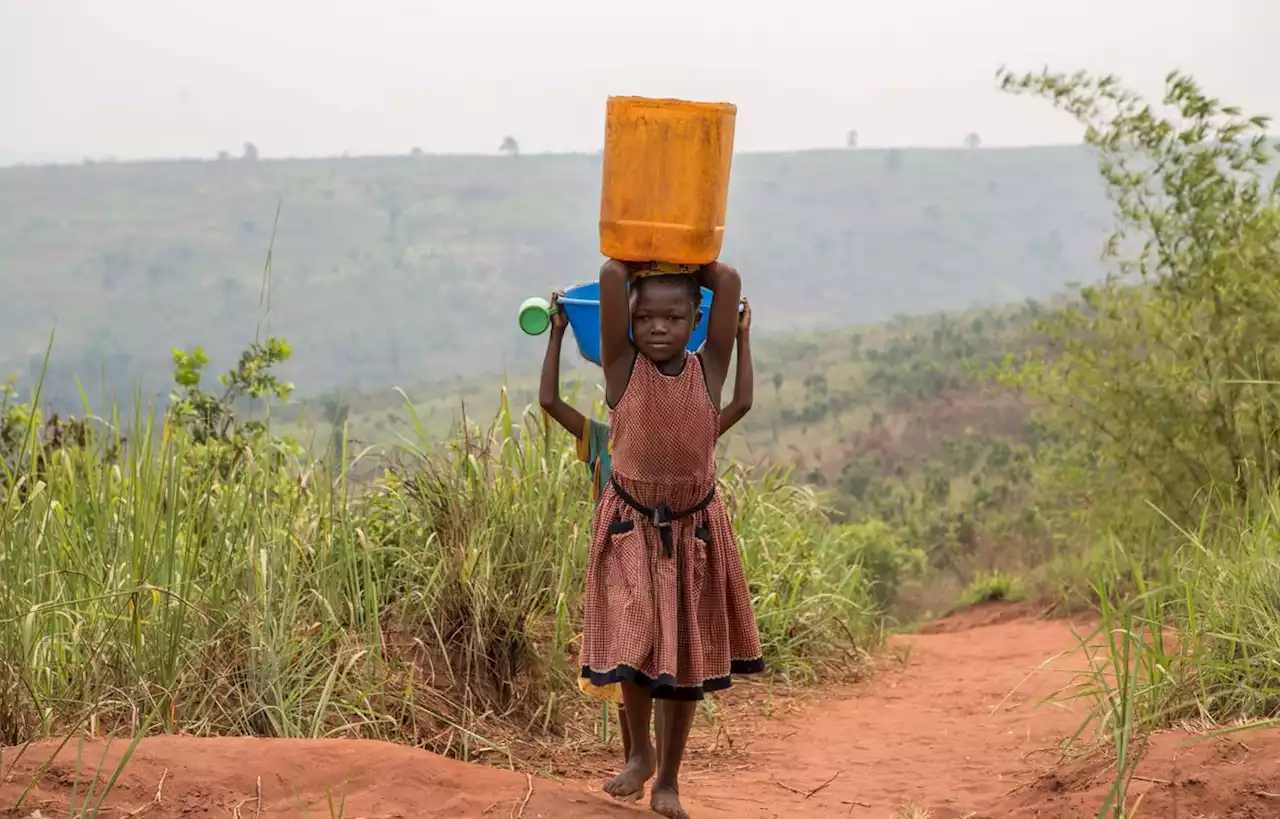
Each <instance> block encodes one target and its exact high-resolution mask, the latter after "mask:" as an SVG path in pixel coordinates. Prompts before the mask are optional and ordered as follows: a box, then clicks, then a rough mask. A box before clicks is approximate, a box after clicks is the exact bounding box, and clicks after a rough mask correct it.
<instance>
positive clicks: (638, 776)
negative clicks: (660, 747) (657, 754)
mask: <svg viewBox="0 0 1280 819" xmlns="http://www.w3.org/2000/svg"><path fill="white" fill-rule="evenodd" d="M655 769H656V765H655V763H654V753H653V747H652V746H650V747H649V748H647V749H645V748H634V749H633V753H632V754H631V758H630V759H628V760H627V764H626V766H625V767H624V768H623V769H622V773H620V774H618V775H617V776H615V777H614V778H613V779H610V780H609V781H608V782H606V783H605V785H604V791H605V793H607V794H609V795H610V796H612V797H613V798H614V799H621V800H625V801H628V802H630V801H632V800H634V799H638V798H639V797H640V795H641V794H643V793H644V783H646V782H648V781H649V779H650V778H652V777H653V772H654V770H655Z"/></svg>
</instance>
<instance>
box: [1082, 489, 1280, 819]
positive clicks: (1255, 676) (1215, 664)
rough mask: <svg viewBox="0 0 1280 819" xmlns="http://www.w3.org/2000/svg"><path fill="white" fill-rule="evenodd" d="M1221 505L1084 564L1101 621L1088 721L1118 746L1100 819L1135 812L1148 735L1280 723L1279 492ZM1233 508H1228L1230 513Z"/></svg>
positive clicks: (1093, 640) (1087, 687)
mask: <svg viewBox="0 0 1280 819" xmlns="http://www.w3.org/2000/svg"><path fill="white" fill-rule="evenodd" d="M1254 497H1255V500H1254V501H1253V502H1252V503H1251V504H1250V506H1249V507H1248V508H1246V509H1243V510H1239V509H1229V507H1228V506H1226V505H1225V504H1224V505H1223V507H1222V510H1223V511H1224V514H1222V515H1220V516H1218V517H1217V518H1216V519H1213V520H1211V519H1210V518H1208V517H1206V518H1205V519H1204V521H1203V522H1202V525H1201V526H1200V528H1199V529H1198V530H1197V531H1189V530H1186V529H1178V528H1176V527H1173V526H1172V524H1171V525H1170V527H1169V528H1170V529H1171V530H1172V531H1173V533H1174V535H1175V537H1176V539H1175V540H1173V541H1172V542H1171V541H1169V540H1168V539H1160V540H1157V541H1154V542H1151V543H1145V544H1143V543H1139V544H1138V546H1136V547H1126V546H1124V545H1122V544H1119V543H1111V544H1109V545H1108V546H1107V547H1106V548H1105V549H1102V550H1100V551H1099V552H1097V553H1095V554H1094V557H1093V560H1092V561H1091V562H1090V564H1089V567H1090V570H1091V571H1092V574H1093V578H1094V579H1093V594H1094V596H1095V597H1096V599H1097V600H1098V601H1099V603H1098V608H1099V612H1100V615H1101V617H1100V623H1099V625H1098V628H1097V630H1096V631H1095V632H1094V633H1093V634H1091V635H1089V636H1088V637H1086V638H1085V639H1084V643H1085V644H1086V646H1087V647H1088V651H1089V655H1090V670H1089V672H1088V673H1087V674H1086V675H1085V677H1084V679H1083V681H1082V684H1081V686H1080V688H1079V693H1080V694H1081V695H1082V696H1085V697H1087V698H1090V699H1091V700H1092V702H1093V708H1092V709H1091V710H1090V712H1089V714H1088V718H1087V720H1086V724H1085V725H1082V727H1081V733H1083V732H1084V731H1085V730H1086V729H1087V728H1092V729H1095V730H1097V731H1099V732H1100V733H1101V735H1102V737H1103V738H1104V739H1105V740H1106V741H1107V742H1108V743H1109V744H1110V746H1111V747H1112V748H1113V750H1114V751H1115V754H1116V759H1117V765H1116V776H1115V781H1114V784H1113V787H1112V789H1111V792H1110V794H1109V797H1108V799H1107V801H1106V803H1105V804H1104V805H1103V806H1102V809H1101V810H1100V812H1099V813H1098V816H1099V817H1112V819H1121V817H1126V816H1131V815H1132V814H1131V813H1126V807H1125V805H1126V793H1127V790H1128V784H1129V782H1130V781H1131V779H1132V777H1133V775H1134V771H1135V768H1136V765H1137V763H1138V762H1139V760H1140V758H1141V752H1142V748H1143V746H1144V740H1145V737H1146V736H1147V735H1148V734H1149V733H1150V732H1151V731H1155V730H1159V729H1166V728H1180V729H1184V730H1188V731H1190V732H1193V733H1197V734H1218V733H1228V732H1232V731H1236V730H1240V729H1242V728H1245V727H1258V726H1262V725H1274V724H1277V723H1278V722H1280V488H1276V489H1273V491H1271V492H1270V493H1266V494H1261V493H1260V494H1255V496H1254ZM1228 510H1229V511H1230V514H1226V513H1225V512H1227V511H1228Z"/></svg>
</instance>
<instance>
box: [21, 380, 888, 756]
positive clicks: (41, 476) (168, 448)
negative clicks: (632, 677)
mask: <svg viewBox="0 0 1280 819" xmlns="http://www.w3.org/2000/svg"><path fill="white" fill-rule="evenodd" d="M36 415H37V414H36V413H31V419H32V420H31V423H30V434H29V435H27V436H26V437H25V439H24V442H23V443H22V448H23V450H24V451H25V452H26V456H25V457H22V456H21V455H20V456H19V457H13V458H10V459H9V460H8V461H7V466H6V468H5V472H4V476H3V478H2V479H0V744H4V745H14V744H18V743H22V742H25V741H28V740H31V739H33V738H39V737H44V736H52V735H57V734H59V733H60V732H67V731H70V730H73V729H77V728H78V726H82V725H83V726H87V729H88V730H90V731H92V732H120V731H123V732H134V733H136V732H139V731H141V730H143V729H144V727H147V728H148V730H162V731H184V732H188V733H193V734H204V735H212V734H248V735H259V736H279V737H354V736H359V737H373V738H380V739H386V740H394V741H399V742H406V743H411V744H415V745H421V746H425V747H428V748H431V749H433V750H436V751H439V752H443V753H448V754H451V755H454V756H457V757H459V758H463V759H475V758H478V757H491V756H492V753H493V751H494V750H497V751H499V756H498V758H500V759H504V760H506V761H509V762H514V759H513V758H512V757H511V756H510V749H511V747H512V746H511V744H510V743H508V742H505V741H504V739H505V738H507V737H508V735H509V734H514V733H515V732H520V733H528V732H533V733H536V734H542V735H552V736H555V735H564V734H566V733H567V732H572V731H574V730H575V727H577V728H583V727H584V726H581V725H579V724H578V717H580V716H581V714H582V713H587V714H590V713H591V711H590V709H588V710H587V711H585V712H584V711H583V710H582V700H583V698H582V697H581V695H580V694H578V693H577V690H576V685H575V680H574V678H575V670H576V667H577V658H576V643H577V639H578V635H579V631H580V622H579V593H580V589H581V586H582V582H583V578H584V575H585V553H586V545H587V537H588V532H589V522H590V517H591V512H592V509H591V505H590V500H589V492H588V474H587V471H586V470H585V469H584V468H583V467H582V465H581V464H580V463H578V462H577V461H576V460H575V459H574V457H573V452H572V448H571V446H570V442H569V441H568V440H567V438H566V436H564V435H563V434H562V433H560V432H558V431H556V430H554V429H551V428H548V427H547V426H546V424H545V421H544V419H543V418H542V417H541V415H540V414H538V413H526V414H525V415H524V416H516V415H514V414H513V413H512V412H511V411H510V410H509V409H508V408H507V406H506V402H505V400H504V402H503V407H502V409H501V411H500V412H499V413H498V415H497V417H496V418H495V419H493V421H492V423H490V424H488V425H486V426H484V427H479V426H477V425H474V424H464V425H463V426H462V427H461V428H460V429H459V431H458V432H457V434H456V435H454V436H453V437H452V438H451V439H450V440H448V441H446V442H445V443H443V444H441V445H433V444H431V443H429V442H428V441H427V440H426V439H425V436H423V435H420V434H419V435H415V434H413V433H412V432H411V433H410V435H409V438H408V440H406V442H405V444H404V446H402V447H399V448H397V449H396V451H395V452H394V453H381V454H375V453H362V454H361V456H360V457H363V458H364V459H365V460H369V459H371V458H375V457H378V458H381V459H382V462H384V463H387V464H390V466H388V467H387V468H385V469H382V470H380V473H381V474H380V476H379V477H378V478H377V480H376V481H374V482H372V483H368V484H360V485H356V484H355V483H353V482H352V481H351V480H349V479H348V477H347V476H348V474H350V472H351V464H350V463H346V464H345V465H344V466H343V467H341V468H334V467H332V466H331V465H325V464H317V463H310V462H307V461H305V460H303V459H302V456H301V455H299V452H300V450H299V449H298V448H296V447H291V446H290V445H289V444H288V442H287V441H282V440H280V439H276V438H273V437H270V436H266V437H264V438H261V439H255V440H256V441H257V442H256V443H254V444H252V445H251V446H250V447H249V448H248V449H247V451H245V452H243V453H241V454H240V456H238V457H237V459H236V460H235V464H234V467H233V468H231V469H229V470H228V469H225V468H210V467H209V464H210V459H209V455H208V452H207V451H206V446H207V445H206V444H198V443H196V442H194V441H193V439H192V438H191V437H190V435H189V434H188V433H187V432H186V431H185V430H184V429H182V428H181V427H177V426H173V425H170V424H165V425H162V426H161V425H155V424H152V423H150V418H151V413H150V412H139V413H138V414H137V415H136V417H134V418H132V419H129V422H128V423H122V422H121V419H119V418H118V417H117V416H115V415H114V414H113V415H111V416H110V422H109V423H103V424H99V425H90V430H91V431H90V433H89V434H88V435H87V437H86V440H85V441H84V445H83V446H69V445H66V446H60V447H48V446H44V444H47V443H48V442H47V441H44V439H43V437H42V435H41V434H39V433H40V429H41V423H38V422H37V421H36V420H35V419H36ZM124 428H128V429H130V430H132V431H133V437H132V440H128V441H126V440H124V438H123V436H122V435H121V434H120V433H119V430H121V429H124ZM419 432H420V430H419ZM42 447H43V448H42ZM37 452H44V453H45V455H44V456H42V457H41V458H39V459H36V458H35V457H34V456H35V454H36V453H37ZM37 460H38V461H39V468H38V469H33V468H31V467H32V464H33V463H35V462H36V461H37ZM24 464H25V465H26V466H25V467H24ZM725 493H726V495H727V497H728V499H729V503H730V507H731V509H732V512H733V515H734V517H735V519H736V521H737V525H738V527H739V532H740V534H741V537H742V548H743V553H744V556H745V561H746V565H747V571H748V575H749V581H750V583H751V585H752V589H753V591H754V594H755V598H756V606H757V614H758V617H759V622H760V627H761V631H762V634H763V637H764V642H765V646H766V653H767V659H768V660H769V661H770V663H771V664H772V667H773V669H774V673H775V674H781V675H784V676H793V677H803V676H811V675H813V674H815V673H818V671H819V670H821V669H822V668H823V667H824V665H825V664H827V663H830V662H832V661H833V660H834V661H839V662H840V663H841V664H842V665H844V664H847V663H848V662H850V661H852V662H860V661H861V659H862V658H863V657H864V656H865V655H864V653H863V652H864V651H865V650H866V649H867V648H869V647H871V646H873V645H874V644H875V642H876V641H877V640H878V639H879V632H878V622H879V621H878V614H877V611H876V606H875V603H874V597H873V595H872V587H873V584H874V581H875V578H873V577H869V576H868V575H867V574H866V572H865V571H864V569H863V567H862V560H861V555H860V549H861V546H860V541H858V539H857V537H856V532H852V531H850V530H848V529H845V528H841V527H836V526H833V525H831V524H830V523H829V522H828V520H827V518H826V515H825V514H824V512H823V511H822V510H821V509H820V508H819V507H818V506H817V504H816V503H815V501H814V498H813V497H812V496H811V495H810V494H809V493H807V492H805V491H803V490H801V489H797V488H795V487H793V486H791V485H790V484H788V483H787V482H786V480H785V476H784V475H782V474H780V473H776V472H771V473H766V474H763V475H759V476H751V475H748V474H747V473H745V472H743V471H742V470H739V469H731V470H730V471H729V473H728V475H727V476H726V480H725ZM597 713H598V712H597ZM151 721H153V722H154V726H153V727H150V726H151V725H152V722H151ZM589 727H590V726H585V728H589Z"/></svg>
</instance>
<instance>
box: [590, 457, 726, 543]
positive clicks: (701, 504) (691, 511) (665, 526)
mask: <svg viewBox="0 0 1280 819" xmlns="http://www.w3.org/2000/svg"><path fill="white" fill-rule="evenodd" d="M609 483H611V484H613V491H614V492H617V493H618V497H619V498H621V499H622V502H623V503H625V504H626V505H627V506H630V507H631V508H632V509H634V510H636V511H637V512H639V513H640V514H642V515H644V516H645V517H646V518H648V519H649V521H650V522H651V523H652V524H653V525H654V526H656V527H657V529H658V537H660V538H662V553H663V554H664V555H666V556H667V557H672V556H673V555H674V553H675V543H674V542H673V541H672V537H671V524H672V523H674V522H676V521H678V520H684V519H685V518H689V517H693V516H694V515H696V514H698V513H699V512H701V511H702V510H703V509H706V508H707V507H708V506H710V505H711V501H712V500H713V499H714V498H715V496H716V485H715V484H714V483H713V484H711V489H710V490H708V491H707V494H706V497H704V498H703V499H702V500H700V501H698V502H697V503H695V504H694V505H693V506H690V507H689V508H688V509H681V510H680V511H679V512H675V511H673V510H672V509H671V507H670V506H668V505H666V504H665V503H664V504H660V505H659V506H655V507H652V508H651V507H648V506H645V505H643V504H641V503H640V502H639V501H637V500H636V499H635V498H633V497H631V495H630V494H629V493H628V492H627V490H625V489H623V488H622V484H620V483H618V479H617V478H616V477H614V476H613V475H610V476H609Z"/></svg>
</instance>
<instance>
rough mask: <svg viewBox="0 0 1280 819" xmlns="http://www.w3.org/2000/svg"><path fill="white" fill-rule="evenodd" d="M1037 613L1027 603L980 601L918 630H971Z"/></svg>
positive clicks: (1024, 618) (935, 632)
mask: <svg viewBox="0 0 1280 819" xmlns="http://www.w3.org/2000/svg"><path fill="white" fill-rule="evenodd" d="M1035 613H1036V612H1035V610H1034V609H1033V608H1032V607H1031V606H1029V605H1027V604H1025V603H1006V602H1004V601H992V602H990V603H979V604H978V605H976V606H970V607H969V608H967V609H961V610H960V611H958V612H956V613H955V614H952V615H950V616H948V617H944V618H942V619H941V620H934V621H933V622H931V623H925V624H924V625H922V626H921V627H920V628H919V630H918V631H919V633H920V634H955V633H957V632H960V631H970V630H971V629H975V628H984V627H986V626H998V625H1001V624H1002V623H1012V622H1015V621H1017V620H1029V619H1032V618H1033V616H1034V615H1035Z"/></svg>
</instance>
